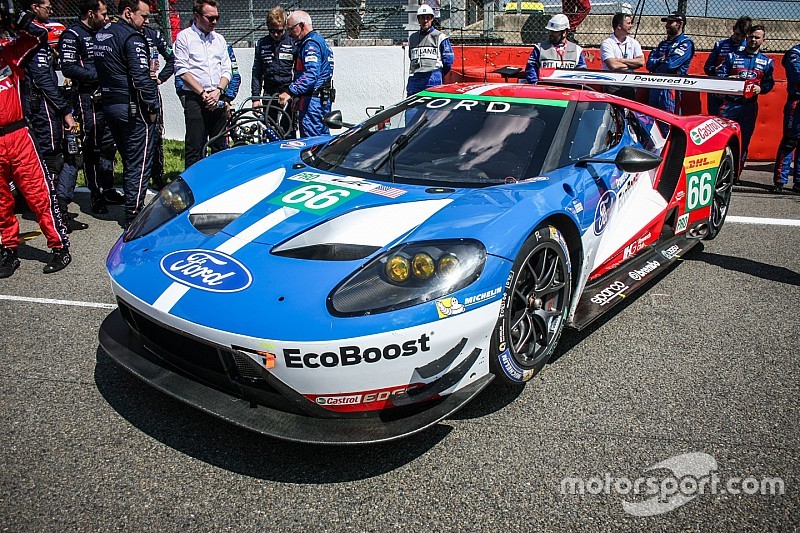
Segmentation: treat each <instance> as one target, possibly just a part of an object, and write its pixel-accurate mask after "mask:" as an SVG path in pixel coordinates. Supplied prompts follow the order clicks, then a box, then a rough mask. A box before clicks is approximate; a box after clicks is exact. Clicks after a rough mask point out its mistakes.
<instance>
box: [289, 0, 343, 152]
mask: <svg viewBox="0 0 800 533" xmlns="http://www.w3.org/2000/svg"><path fill="white" fill-rule="evenodd" d="M286 29H287V32H288V33H289V36H290V37H291V38H292V39H294V40H295V41H296V42H297V49H296V50H297V51H296V54H295V68H294V71H295V80H294V81H293V82H292V83H290V84H289V86H288V87H287V88H286V90H285V91H283V92H281V94H280V95H279V96H278V103H279V104H280V105H281V106H284V105H286V103H287V102H288V101H289V99H291V98H295V106H294V108H295V110H296V111H297V116H298V122H299V124H300V137H313V136H316V135H329V134H330V130H329V129H328V127H327V126H326V125H325V124H324V123H323V122H322V118H323V117H324V116H325V115H326V114H327V113H330V111H331V104H332V103H333V100H334V99H335V98H336V90H335V89H334V88H333V50H331V47H330V46H328V43H327V42H325V39H323V38H322V36H321V35H320V34H319V33H317V32H316V31H314V28H313V27H312V25H311V16H310V15H309V14H308V13H306V12H305V11H299V10H298V11H294V12H293V13H292V14H291V15H289V20H287V21H286Z"/></svg>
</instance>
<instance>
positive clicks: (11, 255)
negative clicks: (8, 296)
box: [0, 246, 19, 278]
mask: <svg viewBox="0 0 800 533" xmlns="http://www.w3.org/2000/svg"><path fill="white" fill-rule="evenodd" d="M18 268H19V259H17V251H16V250H11V249H10V248H6V247H4V246H0V278H8V277H10V276H11V274H13V273H14V271H15V270H16V269H18Z"/></svg>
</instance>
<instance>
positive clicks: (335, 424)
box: [99, 310, 494, 445]
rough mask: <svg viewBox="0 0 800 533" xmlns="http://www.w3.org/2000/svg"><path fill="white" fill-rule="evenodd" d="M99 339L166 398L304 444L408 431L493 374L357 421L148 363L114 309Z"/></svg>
mask: <svg viewBox="0 0 800 533" xmlns="http://www.w3.org/2000/svg"><path fill="white" fill-rule="evenodd" d="M99 337H100V346H101V347H102V348H103V350H105V352H106V353H108V355H109V356H110V357H111V359H113V360H114V361H115V362H116V363H117V364H119V365H120V366H121V367H123V368H125V369H126V370H128V371H129V372H131V373H132V374H133V375H135V376H136V377H138V378H139V379H141V380H143V381H144V382H146V383H147V384H149V385H150V386H152V387H154V388H156V389H158V390H160V391H161V392H163V393H165V394H167V395H168V396H172V397H173V398H175V399H177V400H180V401H182V402H184V403H186V404H188V405H191V406H192V407H194V408H196V409H199V410H201V411H203V412H205V413H208V414H210V415H212V416H215V417H217V418H220V419H222V420H225V421H226V422H229V423H231V424H234V425H237V426H240V427H243V428H245V429H249V430H251V431H255V432H257V433H260V434H262V435H266V436H268V437H274V438H276V439H281V440H288V441H293V442H303V443H309V444H333V445H343V444H370V443H377V442H387V441H391V440H395V439H400V438H403V437H407V436H409V435H413V434H414V433H418V432H420V431H422V430H424V429H426V428H429V427H431V426H433V425H435V424H436V423H438V422H439V421H441V420H443V419H445V418H447V417H448V416H450V415H451V414H453V413H455V412H456V411H458V410H459V409H460V408H461V407H463V406H464V405H465V404H467V403H468V402H470V401H471V400H472V399H473V398H474V397H475V396H477V395H478V394H479V393H480V392H481V391H482V390H483V389H484V388H485V387H486V386H487V385H488V384H489V383H490V382H491V381H492V379H493V378H494V376H493V375H492V374H487V375H485V376H483V377H482V378H480V379H478V380H476V381H475V382H473V383H470V384H469V385H467V386H466V387H463V388H461V389H459V390H458V391H456V392H454V393H452V394H450V395H448V396H446V397H445V398H444V399H443V400H442V401H440V402H437V403H435V404H432V406H431V408H430V409H427V410H424V411H421V412H419V413H416V414H414V415H411V416H407V417H405V418H394V417H392V418H391V419H386V418H382V416H381V415H378V416H373V417H367V418H358V419H348V418H313V417H310V416H303V415H297V414H293V413H286V412H283V411H278V410H276V409H271V408H269V407H264V406H258V407H252V406H251V404H250V402H249V401H247V400H243V399H241V398H236V397H235V396H231V395H229V394H226V393H224V392H221V391H218V390H216V389H214V388H211V387H208V386H206V385H204V384H202V383H199V382H197V381H194V380H192V379H190V378H188V377H186V376H183V375H181V374H178V373H176V372H174V371H172V370H170V369H168V368H166V367H164V366H162V365H159V364H157V363H156V362H154V361H153V359H154V357H153V355H151V353H150V352H149V351H148V350H147V349H146V348H145V347H144V345H143V344H142V342H141V341H140V340H139V338H138V337H137V336H136V335H135V334H134V333H132V332H131V330H130V328H129V327H128V324H127V323H126V322H125V320H124V319H123V318H122V314H121V313H120V311H119V310H115V311H114V312H112V313H111V314H110V315H108V317H106V319H105V320H104V321H103V324H102V325H101V326H100V334H99ZM388 413H389V412H388V411H387V414H388Z"/></svg>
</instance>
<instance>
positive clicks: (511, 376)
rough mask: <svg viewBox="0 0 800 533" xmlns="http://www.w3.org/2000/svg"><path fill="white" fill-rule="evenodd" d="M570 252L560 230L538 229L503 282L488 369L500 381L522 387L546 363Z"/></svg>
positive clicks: (564, 295)
mask: <svg viewBox="0 0 800 533" xmlns="http://www.w3.org/2000/svg"><path fill="white" fill-rule="evenodd" d="M571 292H572V278H571V265H570V260H569V250H568V248H567V244H566V242H565V241H564V238H563V236H562V235H561V232H560V231H558V229H557V228H555V227H553V226H542V227H540V228H538V229H536V230H535V231H534V232H533V234H531V236H530V237H528V239H527V240H526V241H525V243H524V244H523V245H522V249H521V250H520V252H519V255H518V256H517V258H516V260H515V261H514V266H513V267H512V269H511V272H510V273H509V276H508V279H507V280H506V289H505V294H504V295H503V300H502V302H501V305H500V316H499V318H498V321H497V325H496V326H495V330H494V333H493V334H492V342H491V352H490V353H491V357H490V360H489V361H490V367H491V370H492V372H493V373H494V374H495V376H496V377H497V378H498V379H499V380H501V381H503V382H505V383H524V382H526V381H528V380H529V379H531V378H532V377H533V376H534V375H535V374H536V373H537V372H538V371H539V370H541V369H542V367H543V366H544V365H545V364H546V363H547V361H548V360H549V359H550V356H551V355H552V354H553V350H555V347H556V344H557V343H558V339H559V337H560V336H561V331H562V330H563V329H564V321H565V320H566V317H567V312H568V310H569V300H570V296H571Z"/></svg>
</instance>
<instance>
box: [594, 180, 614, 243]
mask: <svg viewBox="0 0 800 533" xmlns="http://www.w3.org/2000/svg"><path fill="white" fill-rule="evenodd" d="M616 202H617V193H615V192H614V191H606V192H605V193H603V196H601V197H600V201H599V202H597V211H595V213H594V234H595V235H600V234H601V233H603V231H605V229H606V226H607V225H608V219H609V218H611V210H612V209H614V204H615V203H616Z"/></svg>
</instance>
